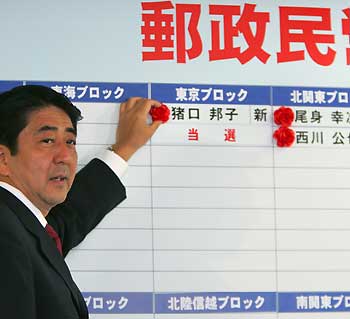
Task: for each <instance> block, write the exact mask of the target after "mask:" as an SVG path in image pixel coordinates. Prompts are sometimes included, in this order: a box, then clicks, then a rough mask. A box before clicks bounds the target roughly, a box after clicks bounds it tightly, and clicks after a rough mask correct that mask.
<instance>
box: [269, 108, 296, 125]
mask: <svg viewBox="0 0 350 319" xmlns="http://www.w3.org/2000/svg"><path fill="white" fill-rule="evenodd" d="M273 119H274V121H275V123H276V124H277V125H282V126H290V125H291V124H292V122H293V120H294V112H293V110H292V109H291V108H289V107H285V106H281V107H280V108H279V109H277V110H276V111H275V112H274V113H273Z"/></svg>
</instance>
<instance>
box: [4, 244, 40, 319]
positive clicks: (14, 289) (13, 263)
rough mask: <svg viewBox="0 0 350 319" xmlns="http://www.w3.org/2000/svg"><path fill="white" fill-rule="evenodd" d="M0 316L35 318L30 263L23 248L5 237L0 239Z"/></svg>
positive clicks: (12, 318)
mask: <svg viewBox="0 0 350 319" xmlns="http://www.w3.org/2000/svg"><path fill="white" fill-rule="evenodd" d="M0 251H1V262H0V283H1V284H0V313H1V318H11V319H23V318H26V319H36V318H37V316H36V311H35V292H34V281H33V277H32V271H33V270H32V265H31V263H30V259H29V257H28V255H27V252H26V251H25V249H24V248H23V247H22V246H21V245H19V244H14V243H12V242H10V241H9V240H8V239H6V238H1V240H0Z"/></svg>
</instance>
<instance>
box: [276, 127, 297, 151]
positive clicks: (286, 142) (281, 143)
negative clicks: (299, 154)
mask: <svg viewBox="0 0 350 319" xmlns="http://www.w3.org/2000/svg"><path fill="white" fill-rule="evenodd" d="M273 138H274V139H275V140H276V141H277V146H278V147H290V146H291V145H292V144H293V143H294V140H295V133H294V131H293V130H292V129H290V128H289V127H286V126H280V127H279V128H278V129H277V130H276V131H275V132H274V133H273Z"/></svg>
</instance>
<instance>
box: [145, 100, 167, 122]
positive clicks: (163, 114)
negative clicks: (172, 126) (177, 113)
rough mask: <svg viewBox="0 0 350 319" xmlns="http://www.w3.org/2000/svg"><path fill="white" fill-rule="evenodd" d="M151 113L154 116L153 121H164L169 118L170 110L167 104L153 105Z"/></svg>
mask: <svg viewBox="0 0 350 319" xmlns="http://www.w3.org/2000/svg"><path fill="white" fill-rule="evenodd" d="M149 114H150V115H151V117H152V121H162V122H163V123H165V122H167V121H168V120H169V116H170V110H169V108H168V107H167V106H166V105H165V104H161V105H159V106H152V107H151V109H150V111H149Z"/></svg>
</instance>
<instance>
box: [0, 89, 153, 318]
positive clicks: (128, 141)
mask: <svg viewBox="0 0 350 319" xmlns="http://www.w3.org/2000/svg"><path fill="white" fill-rule="evenodd" d="M152 106H159V102H157V101H153V100H148V99H142V98H131V99H129V100H128V101H127V102H126V103H122V104H121V107H120V117H119V125H118V130H117V134H116V143H115V144H114V145H112V147H111V150H110V151H108V153H107V155H105V156H104V157H103V158H102V160H101V159H93V160H92V161H91V162H90V163H89V164H88V165H87V166H86V167H84V168H83V169H82V170H81V171H80V172H79V173H78V174H77V175H76V176H75V171H76V168H77V154H76V149H75V141H76V134H77V121H78V120H79V119H80V111H79V110H78V109H77V108H76V107H75V106H74V105H72V104H71V102H70V101H69V100H68V99H67V98H66V97H65V96H63V95H62V94H59V93H57V92H55V91H53V90H51V89H49V88H46V87H41V86H23V87H17V88H15V89H12V90H11V91H8V92H5V93H3V94H1V95H0V255H1V261H0V317H1V318H6V319H78V318H81V319H82V318H88V311H87V308H86V304H85V302H84V299H83V297H82V295H81V293H80V291H79V289H78V288H77V286H76V285H75V283H74V281H73V279H72V277H71V275H70V272H69V269H68V267H67V265H66V263H65V261H64V257H65V256H66V255H67V253H68V252H69V251H70V249H72V248H73V247H75V246H76V245H78V244H79V243H80V242H81V241H82V240H83V239H84V237H85V236H86V235H87V234H88V233H89V232H90V231H91V230H92V229H93V228H94V227H95V226H96V225H97V224H98V223H99V222H100V221H101V219H102V218H103V217H104V216H105V215H106V214H107V213H108V212H109V211H110V210H111V209H113V208H114V207H115V206H116V205H118V204H119V203H120V202H121V201H122V200H124V199H125V197H126V194H125V189H124V186H123V185H122V183H121V182H120V180H119V178H118V176H117V175H118V174H119V173H120V171H119V168H118V166H119V165H118V163H121V165H122V166H123V165H126V163H125V161H127V160H128V159H129V158H130V157H131V156H132V155H133V153H134V152H135V151H136V150H137V149H138V148H140V147H141V146H142V145H144V144H145V143H146V141H147V140H148V139H149V138H150V137H151V136H152V134H153V133H154V132H155V131H156V129H157V128H158V127H159V125H160V122H153V123H152V124H151V125H148V124H147V114H148V112H149V110H150V108H151V107H152ZM116 163H117V165H116ZM115 165H116V166H117V167H115Z"/></svg>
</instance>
